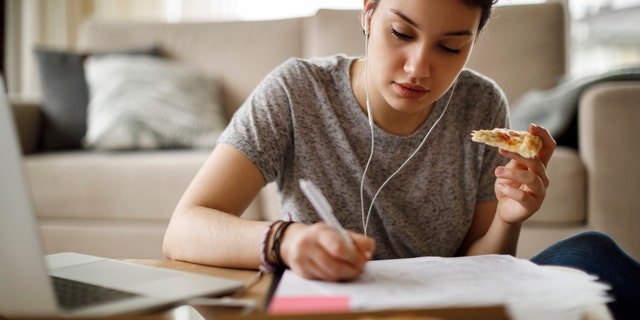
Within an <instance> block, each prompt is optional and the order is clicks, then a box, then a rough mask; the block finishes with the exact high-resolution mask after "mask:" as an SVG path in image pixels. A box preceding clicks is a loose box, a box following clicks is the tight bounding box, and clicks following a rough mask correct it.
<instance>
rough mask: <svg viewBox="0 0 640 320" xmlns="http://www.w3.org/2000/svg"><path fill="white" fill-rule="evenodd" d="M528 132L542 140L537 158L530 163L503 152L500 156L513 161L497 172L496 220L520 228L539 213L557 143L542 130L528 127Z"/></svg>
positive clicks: (535, 126)
mask: <svg viewBox="0 0 640 320" xmlns="http://www.w3.org/2000/svg"><path fill="white" fill-rule="evenodd" d="M529 132H530V133H531V134H533V135H536V136H539V137H540V138H541V139H542V149H540V151H539V152H538V155H537V156H536V157H535V158H532V159H528V158H525V157H522V156H521V155H519V154H517V153H513V152H509V151H506V150H503V149H500V154H502V155H503V156H505V157H508V158H510V159H511V161H509V163H507V165H505V166H500V167H498V168H496V170H495V173H496V177H497V179H496V183H495V192H496V196H497V198H498V210H497V213H498V214H497V217H499V218H500V219H502V221H503V222H505V223H508V224H520V223H522V222H524V221H525V220H527V219H528V218H529V217H531V216H532V215H533V214H534V213H535V212H536V211H538V209H540V206H542V201H543V200H544V198H545V195H546V191H547V187H548V186H549V178H548V177H547V164H548V163H549V160H550V159H551V155H552V154H553V151H554V150H555V148H556V142H555V140H554V139H553V137H551V134H549V132H548V131H547V130H546V129H545V128H543V127H541V126H538V125H534V124H532V125H529Z"/></svg>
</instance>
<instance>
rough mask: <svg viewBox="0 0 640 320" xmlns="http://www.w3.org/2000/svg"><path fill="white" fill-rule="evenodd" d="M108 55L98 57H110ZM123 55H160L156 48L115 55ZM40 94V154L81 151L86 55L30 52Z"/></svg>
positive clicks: (85, 110) (38, 48) (86, 100)
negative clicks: (43, 151)
mask: <svg viewBox="0 0 640 320" xmlns="http://www.w3.org/2000/svg"><path fill="white" fill-rule="evenodd" d="M112 53H115V52H109V53H99V54H100V55H103V54H112ZM118 53H126V54H142V55H154V56H160V55H162V53H161V51H160V50H159V48H157V47H152V48H144V49H139V50H131V51H126V52H118ZM34 54H35V57H36V60H37V62H38V71H39V75H40V86H41V90H42V103H41V108H42V114H43V127H42V135H41V137H40V149H41V150H64V149H77V148H80V147H81V140H82V137H84V135H85V133H86V123H87V105H88V104H89V92H88V88H87V81H86V79H85V74H84V68H83V61H84V60H85V58H86V57H87V56H89V54H86V53H80V52H74V51H64V50H53V49H48V48H43V47H37V48H35V49H34Z"/></svg>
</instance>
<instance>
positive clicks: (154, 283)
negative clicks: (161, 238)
mask: <svg viewBox="0 0 640 320" xmlns="http://www.w3.org/2000/svg"><path fill="white" fill-rule="evenodd" d="M0 88H2V90H0V150H1V151H0V257H2V258H1V259H0V317H10V318H13V317H44V316H47V317H55V316H86V317H92V316H112V315H119V314H125V313H127V314H128V313H137V312H142V311H146V310H150V309H155V308H159V307H162V306H168V305H172V304H177V303H180V302H182V301H185V300H187V299H190V298H194V297H199V296H205V295H207V296H209V295H224V294H229V293H232V292H235V291H237V290H239V289H241V288H242V287H243V283H242V282H240V281H236V280H231V279H224V278H217V277H211V276H205V275H198V274H193V273H188V272H180V271H174V270H167V269H161V268H154V267H148V266H141V265H136V264H132V263H126V262H122V261H118V260H111V259H105V258H101V257H96V256H89V255H84V254H78V253H60V254H53V255H49V256H46V257H45V258H44V259H43V245H42V242H41V239H40V235H39V231H38V229H37V225H36V218H35V213H34V209H33V205H32V203H31V201H30V200H31V199H30V192H29V189H28V186H27V183H26V180H25V172H24V168H23V164H22V159H21V153H20V149H19V146H18V137H17V134H16V130H15V125H14V121H13V117H12V114H11V110H10V106H9V102H8V99H7V95H6V93H5V92H4V88H5V87H4V82H3V80H2V78H1V77H0ZM158 245H161V244H160V243H159V244H158Z"/></svg>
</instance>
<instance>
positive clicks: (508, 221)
mask: <svg viewBox="0 0 640 320" xmlns="http://www.w3.org/2000/svg"><path fill="white" fill-rule="evenodd" d="M529 132H531V133H532V134H534V135H537V136H539V137H540V138H542V149H541V150H540V152H539V153H538V156H537V157H536V158H533V159H527V158H524V157H522V156H520V155H518V154H516V153H511V152H508V151H505V150H500V154H502V155H503V156H506V157H508V158H510V159H511V161H510V162H509V163H508V164H507V165H506V166H500V167H498V168H496V170H495V174H496V177H497V179H496V182H495V192H496V197H497V199H498V200H497V201H491V202H485V203H479V204H477V205H476V210H475V212H474V219H473V222H472V225H471V228H470V230H469V232H468V233H467V236H466V238H465V240H464V242H463V244H462V246H461V247H460V250H459V252H458V253H459V254H460V255H477V254H490V253H497V254H512V255H515V253H516V249H517V246H518V237H519V236H520V229H521V227H522V223H523V222H524V221H525V220H527V219H528V218H529V217H531V216H532V215H533V214H534V213H535V212H537V211H538V210H539V209H540V206H542V202H543V201H544V198H545V195H546V190H547V187H548V186H549V178H548V177H547V172H546V167H547V164H548V163H549V160H550V159H551V155H552V154H553V151H554V150H555V147H556V143H555V141H554V140H553V138H552V137H551V135H550V134H549V132H547V130H546V129H544V128H542V127H540V126H536V125H530V126H529Z"/></svg>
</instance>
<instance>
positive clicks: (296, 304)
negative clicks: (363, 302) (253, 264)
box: [269, 296, 349, 314]
mask: <svg viewBox="0 0 640 320" xmlns="http://www.w3.org/2000/svg"><path fill="white" fill-rule="evenodd" d="M347 311H349V297H348V296H280V297H277V296H276V297H273V299H272V300H271V303H270V304H269V313H270V314H296V313H331V312H333V313H335V312H347Z"/></svg>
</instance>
